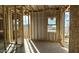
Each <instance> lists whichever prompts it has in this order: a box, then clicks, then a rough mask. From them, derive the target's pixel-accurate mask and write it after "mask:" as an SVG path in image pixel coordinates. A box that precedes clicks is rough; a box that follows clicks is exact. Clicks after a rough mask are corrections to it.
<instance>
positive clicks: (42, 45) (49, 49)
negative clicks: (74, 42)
mask: <svg viewBox="0 0 79 59" xmlns="http://www.w3.org/2000/svg"><path fill="white" fill-rule="evenodd" d="M33 42H34V44H35V46H36V47H37V49H38V50H39V51H40V53H67V52H68V51H67V50H65V49H63V48H64V47H61V45H60V44H59V43H56V42H44V41H43V42H42V41H33Z"/></svg>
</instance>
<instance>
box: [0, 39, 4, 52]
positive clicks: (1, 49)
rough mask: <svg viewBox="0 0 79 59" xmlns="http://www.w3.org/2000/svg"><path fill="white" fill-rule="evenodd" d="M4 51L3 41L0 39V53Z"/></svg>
mask: <svg viewBox="0 0 79 59" xmlns="http://www.w3.org/2000/svg"><path fill="white" fill-rule="evenodd" d="M3 51H4V41H3V40H2V39H0V53H2V52H3Z"/></svg>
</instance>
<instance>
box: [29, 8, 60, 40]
mask: <svg viewBox="0 0 79 59" xmlns="http://www.w3.org/2000/svg"><path fill="white" fill-rule="evenodd" d="M30 15H31V26H32V27H31V32H32V33H31V37H32V39H33V40H51V41H57V40H58V39H59V28H60V25H59V23H60V12H59V10H56V9H54V10H47V11H42V12H31V13H30ZM48 17H56V23H57V25H56V29H57V30H56V33H54V32H51V33H49V32H47V27H48Z"/></svg>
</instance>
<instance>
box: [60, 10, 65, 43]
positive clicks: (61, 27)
mask: <svg viewBox="0 0 79 59" xmlns="http://www.w3.org/2000/svg"><path fill="white" fill-rule="evenodd" d="M64 12H65V10H64V9H61V10H60V38H59V39H60V41H61V43H64Z"/></svg>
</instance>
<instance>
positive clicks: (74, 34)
mask: <svg viewBox="0 0 79 59" xmlns="http://www.w3.org/2000/svg"><path fill="white" fill-rule="evenodd" d="M70 13H71V19H70V39H69V52H79V6H71V7H70Z"/></svg>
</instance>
